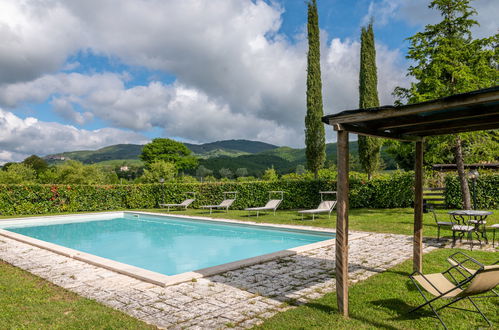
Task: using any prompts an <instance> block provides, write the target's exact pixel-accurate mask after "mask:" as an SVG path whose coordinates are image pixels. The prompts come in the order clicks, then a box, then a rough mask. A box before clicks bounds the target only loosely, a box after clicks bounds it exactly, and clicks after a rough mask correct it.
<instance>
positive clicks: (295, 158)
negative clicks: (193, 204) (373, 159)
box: [200, 141, 396, 176]
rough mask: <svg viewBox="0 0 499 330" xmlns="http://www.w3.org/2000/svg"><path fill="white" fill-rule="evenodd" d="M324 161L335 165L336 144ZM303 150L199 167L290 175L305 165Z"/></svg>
mask: <svg viewBox="0 0 499 330" xmlns="http://www.w3.org/2000/svg"><path fill="white" fill-rule="evenodd" d="M349 148H350V154H351V155H352V157H351V158H352V160H353V161H355V158H356V157H358V145H357V141H352V142H350V144H349ZM381 158H382V159H383V162H384V163H385V167H386V169H395V167H396V165H395V161H394V160H393V158H392V157H391V156H390V155H388V154H387V153H386V151H385V150H384V149H382V151H381ZM326 159H327V161H328V162H332V163H336V143H328V144H327V145H326ZM305 164H306V158H305V148H303V149H295V148H290V147H279V148H275V149H272V150H267V151H264V152H260V153H257V154H251V155H243V156H238V157H212V158H208V159H201V160H200V165H203V166H205V167H206V168H209V169H210V170H212V171H213V172H214V173H215V174H217V173H218V171H219V170H220V169H221V168H228V169H230V170H231V171H232V172H235V171H236V170H237V169H238V168H242V167H244V168H246V169H247V170H248V173H249V175H253V176H259V175H261V174H262V173H263V171H265V170H266V169H267V168H270V167H274V169H275V170H276V171H277V172H278V173H280V174H285V173H290V172H294V171H295V170H296V167H297V166H298V165H305Z"/></svg>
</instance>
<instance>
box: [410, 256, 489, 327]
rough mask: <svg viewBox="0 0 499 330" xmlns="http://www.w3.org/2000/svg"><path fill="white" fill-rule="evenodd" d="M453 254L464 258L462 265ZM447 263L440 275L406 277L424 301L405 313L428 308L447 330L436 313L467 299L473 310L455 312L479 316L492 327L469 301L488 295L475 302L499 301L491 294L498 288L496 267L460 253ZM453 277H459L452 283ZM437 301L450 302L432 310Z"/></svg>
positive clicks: (417, 274)
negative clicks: (473, 268)
mask: <svg viewBox="0 0 499 330" xmlns="http://www.w3.org/2000/svg"><path fill="white" fill-rule="evenodd" d="M457 254H460V255H462V256H464V257H465V259H464V260H462V261H461V260H458V259H457V258H455V256H456V255H457ZM448 260H449V262H451V264H452V266H451V267H450V268H449V269H447V270H446V271H444V272H443V273H435V274H428V275H423V274H422V273H421V272H418V271H415V272H414V273H412V274H411V275H410V276H409V278H410V279H411V280H412V282H413V283H414V285H415V286H416V288H417V289H418V291H419V293H420V294H421V296H422V297H423V299H424V300H425V303H423V304H421V305H420V306H418V307H416V308H413V309H412V310H410V311H409V313H412V312H414V311H417V310H418V309H420V308H422V307H424V306H426V305H429V306H430V308H431V309H432V311H433V313H434V314H435V316H436V317H437V318H438V319H439V321H440V323H442V325H443V326H444V328H445V329H447V326H446V325H445V323H444V321H443V320H442V319H441V318H440V315H439V314H438V313H437V312H438V311H439V310H441V309H443V308H445V307H450V306H451V305H453V304H454V303H456V302H458V301H460V300H463V299H468V300H469V301H470V302H471V304H472V305H473V306H474V308H475V309H476V310H468V309H462V308H459V309H460V310H464V311H470V312H474V313H479V314H480V315H481V316H482V317H483V318H484V319H485V321H487V323H488V324H489V326H492V324H491V323H490V321H489V320H488V319H487V317H486V316H485V315H484V314H483V313H482V311H481V310H480V309H479V308H478V306H477V304H476V303H475V302H474V301H473V299H472V298H471V297H473V296H476V295H479V294H483V293H489V292H491V293H492V294H493V295H491V296H483V295H481V296H477V297H476V298H485V297H499V295H498V294H497V293H496V292H495V291H494V290H493V289H494V288H495V287H496V286H497V285H499V265H497V264H496V265H491V266H484V265H483V264H481V263H480V262H478V261H476V260H475V259H473V258H471V257H469V256H467V255H466V254H464V253H462V252H457V253H455V254H453V255H452V256H450V257H449V259H448ZM465 263H472V264H474V265H475V267H479V268H478V269H477V270H472V269H471V268H469V266H468V265H467V264H466V265H464V264H465ZM463 270H465V272H463ZM457 274H459V275H457ZM457 276H459V279H456V277H457ZM423 290H424V291H426V292H427V293H429V294H431V295H432V296H434V298H431V299H429V298H430V297H427V296H426V295H425V293H424V292H423ZM438 299H450V300H451V301H450V302H449V303H447V304H445V305H444V306H442V307H439V308H437V309H435V308H434V306H432V303H433V302H434V301H436V300H438ZM451 308H452V307H451Z"/></svg>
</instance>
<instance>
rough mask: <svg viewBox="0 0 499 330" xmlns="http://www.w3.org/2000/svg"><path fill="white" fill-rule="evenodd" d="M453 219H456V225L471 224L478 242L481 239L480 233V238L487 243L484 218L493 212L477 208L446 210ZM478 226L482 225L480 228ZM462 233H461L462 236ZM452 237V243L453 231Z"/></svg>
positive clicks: (454, 240)
mask: <svg viewBox="0 0 499 330" xmlns="http://www.w3.org/2000/svg"><path fill="white" fill-rule="evenodd" d="M448 213H449V214H450V215H451V216H452V217H453V218H454V220H456V221H457V223H458V225H460V226H465V225H473V226H474V229H473V232H474V233H475V234H476V236H477V239H478V241H479V242H480V244H482V241H481V240H480V235H479V234H481V236H482V238H483V239H484V240H485V242H486V243H488V242H489V241H488V239H487V231H486V229H485V224H486V223H487V221H486V219H487V217H488V216H489V215H491V214H493V213H492V212H491V211H479V210H457V211H449V212H448ZM480 226H481V227H482V230H480ZM463 235H464V233H462V235H461V238H462V236H463ZM452 237H453V243H455V242H456V238H455V234H454V231H453V234H452Z"/></svg>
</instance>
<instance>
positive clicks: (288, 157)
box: [45, 140, 395, 176]
mask: <svg viewBox="0 0 499 330" xmlns="http://www.w3.org/2000/svg"><path fill="white" fill-rule="evenodd" d="M185 145H186V146H187V147H188V148H189V149H190V150H191V151H192V152H193V153H194V154H195V155H196V156H197V157H198V158H199V163H200V165H203V166H205V167H207V168H209V169H210V170H212V171H213V172H214V174H215V175H217V174H218V171H219V170H220V169H221V168H229V169H230V170H232V171H233V172H235V171H236V170H237V169H238V168H246V169H247V170H248V173H249V175H253V176H260V175H261V174H262V173H263V171H265V170H266V169H267V168H270V167H274V169H275V170H276V171H277V172H278V173H280V174H284V173H290V172H294V171H295V170H296V167H297V166H298V165H305V163H306V160H305V149H304V148H303V149H295V148H290V147H277V146H275V145H272V144H268V143H263V142H258V141H249V140H226V141H217V142H211V143H204V144H190V143H185ZM142 147H143V146H142V145H138V144H117V145H113V146H109V147H105V148H101V149H99V150H95V151H92V150H82V151H72V152H63V153H60V154H54V155H48V156H45V159H46V160H47V161H48V162H49V163H52V164H53V163H57V162H61V161H64V160H68V159H74V160H78V161H81V162H82V163H85V164H95V163H98V164H100V165H103V166H121V165H128V166H142V162H141V161H140V159H139V155H140V153H141V152H142ZM350 153H351V154H352V160H353V161H355V159H356V157H357V155H358V147H357V141H353V142H350ZM326 155H327V160H328V162H332V163H336V143H329V144H327V145H326ZM381 157H382V159H383V161H384V163H385V165H386V166H385V167H386V168H387V169H394V168H395V162H394V160H393V159H392V158H391V157H390V155H388V154H387V153H386V152H385V150H384V149H382V152H381ZM191 174H194V171H192V173H191Z"/></svg>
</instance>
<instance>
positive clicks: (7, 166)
mask: <svg viewBox="0 0 499 330" xmlns="http://www.w3.org/2000/svg"><path fill="white" fill-rule="evenodd" d="M12 164H16V163H14V162H7V163H5V164H3V166H2V171H7V169H8V168H9V166H10V165H12Z"/></svg>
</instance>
